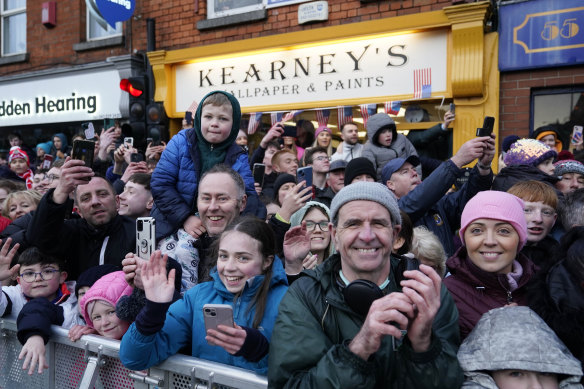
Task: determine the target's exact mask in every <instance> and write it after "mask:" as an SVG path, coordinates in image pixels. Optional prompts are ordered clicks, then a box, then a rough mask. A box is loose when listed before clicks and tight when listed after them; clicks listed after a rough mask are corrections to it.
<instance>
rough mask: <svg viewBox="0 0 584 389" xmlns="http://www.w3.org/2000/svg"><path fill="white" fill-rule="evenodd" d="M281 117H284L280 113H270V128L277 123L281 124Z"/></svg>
mask: <svg viewBox="0 0 584 389" xmlns="http://www.w3.org/2000/svg"><path fill="white" fill-rule="evenodd" d="M282 116H284V114H283V113H282V112H272V114H271V115H270V117H271V118H272V126H273V125H274V124H276V123H278V122H281V121H282Z"/></svg>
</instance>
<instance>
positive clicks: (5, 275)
mask: <svg viewBox="0 0 584 389" xmlns="http://www.w3.org/2000/svg"><path fill="white" fill-rule="evenodd" d="M0 244H2V239H0ZM11 244H12V238H8V239H6V242H4V245H3V246H2V249H0V282H1V281H4V280H8V279H10V278H12V277H14V276H15V275H17V274H18V270H19V269H20V265H18V264H16V265H14V266H12V267H10V264H11V263H12V260H13V259H14V256H15V255H16V253H17V252H18V248H19V247H20V244H19V243H17V244H15V245H14V247H12V249H10V245H11Z"/></svg>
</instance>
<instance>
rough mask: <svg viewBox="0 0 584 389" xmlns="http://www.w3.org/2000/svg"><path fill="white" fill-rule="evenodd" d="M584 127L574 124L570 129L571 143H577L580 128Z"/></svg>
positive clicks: (580, 132)
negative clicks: (572, 128) (571, 129)
mask: <svg viewBox="0 0 584 389" xmlns="http://www.w3.org/2000/svg"><path fill="white" fill-rule="evenodd" d="M583 129H584V127H582V126H574V130H573V131H572V143H578V140H579V139H582V130H583Z"/></svg>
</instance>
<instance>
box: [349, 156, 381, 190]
mask: <svg viewBox="0 0 584 389" xmlns="http://www.w3.org/2000/svg"><path fill="white" fill-rule="evenodd" d="M361 174H367V175H369V176H371V178H373V180H375V181H377V172H376V171H375V168H374V167H373V163H371V161H370V160H368V159H367V158H365V157H359V158H353V159H352V160H351V161H350V162H349V163H348V164H347V168H346V169H345V186H347V185H349V184H350V183H351V181H353V179H354V178H355V177H357V176H359V175H361Z"/></svg>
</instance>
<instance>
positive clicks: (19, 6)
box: [0, 0, 26, 57]
mask: <svg viewBox="0 0 584 389" xmlns="http://www.w3.org/2000/svg"><path fill="white" fill-rule="evenodd" d="M0 25H1V30H0V31H1V32H0V36H1V37H2V55H1V56H2V57H7V56H14V55H18V54H24V53H25V52H26V0H0Z"/></svg>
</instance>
